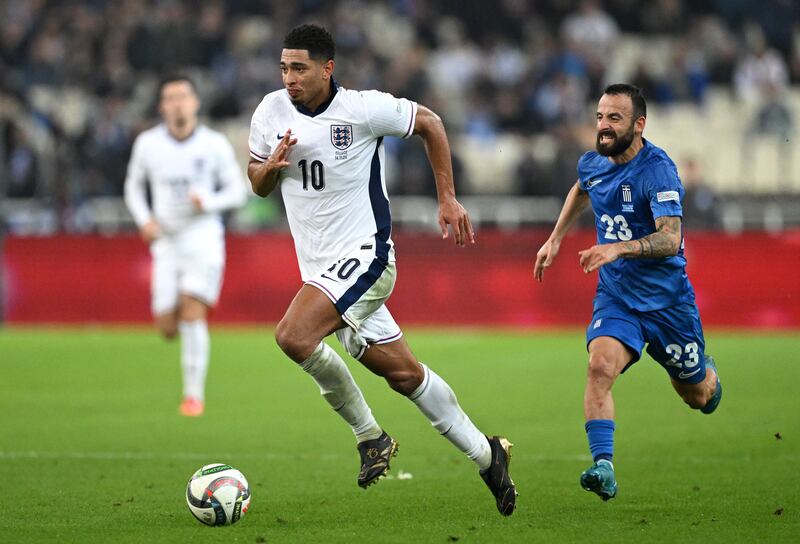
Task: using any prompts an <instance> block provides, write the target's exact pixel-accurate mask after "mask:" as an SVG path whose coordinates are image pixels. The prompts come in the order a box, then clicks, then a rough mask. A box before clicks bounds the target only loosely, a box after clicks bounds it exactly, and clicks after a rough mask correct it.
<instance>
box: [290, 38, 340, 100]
mask: <svg viewBox="0 0 800 544" xmlns="http://www.w3.org/2000/svg"><path fill="white" fill-rule="evenodd" d="M332 73H333V61H332V60H328V61H326V62H321V61H317V60H314V59H312V58H311V57H310V56H309V55H308V50H306V49H284V50H283V51H282V52H281V74H282V75H283V86H284V87H286V92H288V93H289V98H290V99H291V101H292V103H294V104H295V105H297V104H301V105H303V106H306V107H310V106H317V105H319V103H321V102H322V101H323V100H321V99H320V98H321V97H323V96H325V95H326V93H327V91H328V87H329V85H330V78H331V74H332Z"/></svg>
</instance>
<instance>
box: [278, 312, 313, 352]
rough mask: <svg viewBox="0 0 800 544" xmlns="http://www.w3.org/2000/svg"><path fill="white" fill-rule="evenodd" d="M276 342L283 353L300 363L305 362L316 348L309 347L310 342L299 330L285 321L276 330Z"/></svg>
mask: <svg viewBox="0 0 800 544" xmlns="http://www.w3.org/2000/svg"><path fill="white" fill-rule="evenodd" d="M275 341H276V342H277V343H278V347H280V348H281V351H283V352H284V353H285V354H286V355H287V356H288V357H289V358H290V359H292V360H293V361H295V362H298V363H300V362H303V361H305V360H306V359H307V358H308V356H309V355H311V353H312V352H313V351H314V348H315V347H316V346H315V345H311V346H309V342H308V340H307V339H304V338H303V336H302V335H301V334H299V333H298V331H297V329H295V328H294V327H292V326H291V325H290V324H288V323H286V322H285V321H283V320H282V321H281V322H280V323H278V326H277V327H276V328H275Z"/></svg>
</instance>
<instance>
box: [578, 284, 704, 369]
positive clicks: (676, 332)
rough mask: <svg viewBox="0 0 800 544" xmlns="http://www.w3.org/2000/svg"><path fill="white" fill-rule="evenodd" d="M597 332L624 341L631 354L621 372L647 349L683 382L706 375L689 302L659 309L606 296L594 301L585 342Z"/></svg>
mask: <svg viewBox="0 0 800 544" xmlns="http://www.w3.org/2000/svg"><path fill="white" fill-rule="evenodd" d="M599 336H610V337H612V338H616V339H617V340H619V341H620V342H622V343H623V344H625V345H626V346H627V347H628V348H629V349H630V350H631V351H633V352H634V356H633V358H632V359H631V361H630V362H629V363H628V364H627V365H626V366H625V368H624V369H623V372H625V370H627V369H628V367H630V366H631V365H632V364H634V363H635V362H636V361H638V360H639V359H640V358H641V356H642V348H644V346H645V344H647V353H648V354H650V356H651V357H652V358H653V359H655V360H656V361H657V362H658V363H659V364H660V365H661V366H663V367H664V369H665V370H666V371H667V372H668V373H669V375H670V377H671V378H672V379H674V380H676V381H679V382H683V383H700V382H702V381H703V380H704V379H705V377H706V364H705V347H706V342H705V339H704V338H703V325H702V323H701V322H700V313H699V312H698V311H697V306H696V305H695V304H693V303H683V304H678V305H676V306H672V307H669V308H664V309H662V310H653V311H649V312H639V311H636V310H631V309H629V308H627V307H626V306H624V305H622V304H620V303H619V302H617V301H616V300H615V299H613V298H611V297H608V296H598V297H596V298H595V301H594V312H593V313H592V322H591V323H590V324H589V327H588V328H587V329H586V346H587V348H588V346H589V343H590V342H591V341H592V340H594V339H595V338H597V337H599Z"/></svg>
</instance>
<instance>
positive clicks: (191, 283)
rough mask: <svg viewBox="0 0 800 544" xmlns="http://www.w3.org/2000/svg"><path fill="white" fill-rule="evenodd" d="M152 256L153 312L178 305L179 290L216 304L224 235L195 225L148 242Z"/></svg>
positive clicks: (219, 284)
mask: <svg viewBox="0 0 800 544" xmlns="http://www.w3.org/2000/svg"><path fill="white" fill-rule="evenodd" d="M150 254H151V255H152V257H153V269H152V278H151V283H150V287H151V295H152V301H151V302H152V303H151V307H152V311H153V315H160V314H164V313H168V312H171V311H173V310H175V309H176V308H177V307H178V302H179V298H180V295H181V294H185V295H189V296H191V297H193V298H196V299H198V300H200V301H202V302H203V303H205V304H206V305H208V306H214V305H216V303H217V301H218V300H219V293H220V290H221V289H222V275H223V272H224V268H225V238H224V235H221V234H219V233H210V232H208V231H204V230H200V229H196V230H191V229H190V230H188V231H187V232H181V233H179V234H176V235H174V236H165V237H162V238H159V239H158V240H156V241H155V242H153V243H152V244H151V245H150Z"/></svg>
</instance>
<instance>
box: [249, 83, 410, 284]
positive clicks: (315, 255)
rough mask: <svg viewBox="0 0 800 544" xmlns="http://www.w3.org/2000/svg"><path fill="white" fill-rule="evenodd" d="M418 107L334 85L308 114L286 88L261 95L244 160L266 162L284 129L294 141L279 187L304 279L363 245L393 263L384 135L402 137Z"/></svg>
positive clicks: (402, 101)
mask: <svg viewBox="0 0 800 544" xmlns="http://www.w3.org/2000/svg"><path fill="white" fill-rule="evenodd" d="M416 114H417V105H416V103H414V102H411V101H409V100H406V99H405V98H395V97H394V96H392V95H390V94H388V93H383V92H379V91H352V90H347V89H344V88H342V87H337V86H334V94H333V96H332V98H331V100H330V101H329V102H328V103H326V104H323V105H322V106H320V108H318V109H317V111H316V112H314V113H311V112H309V111H308V110H306V109H305V108H303V107H302V106H295V105H294V104H292V102H291V100H290V99H289V94H288V93H287V92H286V90H285V89H281V90H279V91H275V92H272V93H270V94H268V95H267V96H265V97H264V100H262V101H261V104H259V106H258V107H257V108H256V111H255V113H254V114H253V119H252V122H251V124H250V156H251V157H252V158H253V159H255V160H257V161H262V162H263V161H265V160H266V159H267V157H269V155H270V153H272V150H273V149H274V148H275V147H276V146H277V145H278V143H279V141H280V139H281V138H282V137H283V135H284V134H285V132H286V130H287V129H292V136H293V137H295V138H297V144H295V145H294V146H293V147H292V148H291V151H290V153H289V158H288V160H289V162H290V163H291V165H290V166H288V167H286V168H284V169H283V170H282V171H281V173H280V177H279V184H280V189H281V194H282V195H283V201H284V204H285V206H286V214H287V216H288V219H289V227H290V229H291V231H292V237H293V238H294V243H295V251H296V252H297V260H298V263H299V265H300V273H301V275H302V277H303V280H304V281H305V280H308V279H309V278H311V277H312V276H314V275H315V274H316V273H317V272H319V271H320V270H322V268H323V267H325V268H327V267H330V266H331V265H332V264H333V263H335V262H336V260H337V259H340V258H341V257H343V256H345V255H347V254H349V253H350V252H352V251H354V250H357V249H359V247H361V246H364V245H365V244H371V243H373V241H374V243H375V244H376V247H375V249H376V256H377V257H378V258H379V259H382V260H384V261H385V262H392V261H394V245H393V243H392V240H391V228H392V227H391V215H390V212H389V198H388V195H387V193H386V183H385V176H384V163H385V160H384V150H383V145H382V144H383V137H384V136H398V137H402V138H407V137H409V136H410V135H411V134H412V132H413V130H414V121H415V119H416Z"/></svg>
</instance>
